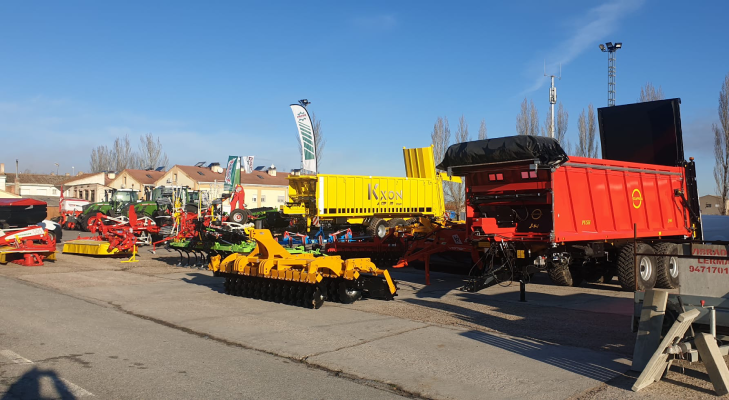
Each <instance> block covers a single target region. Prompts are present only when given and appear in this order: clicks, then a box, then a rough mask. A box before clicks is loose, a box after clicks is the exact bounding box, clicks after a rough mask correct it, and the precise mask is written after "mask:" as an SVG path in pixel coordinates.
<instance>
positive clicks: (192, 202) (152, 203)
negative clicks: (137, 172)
mask: <svg viewBox="0 0 729 400" xmlns="http://www.w3.org/2000/svg"><path fill="white" fill-rule="evenodd" d="M145 197H146V200H143V201H140V202H139V203H137V204H135V205H134V212H136V213H137V215H138V216H140V217H149V218H152V219H154V220H155V222H158V221H157V219H158V218H160V217H163V216H165V215H170V214H171V212H172V209H173V208H174V206H175V203H176V202H179V205H180V206H181V207H183V208H184V209H185V211H188V212H192V213H197V211H198V207H199V202H200V191H198V190H191V189H190V188H188V187H187V186H157V187H156V188H154V189H152V190H149V191H147V192H146V193H145Z"/></svg>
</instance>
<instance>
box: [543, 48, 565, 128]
mask: <svg viewBox="0 0 729 400" xmlns="http://www.w3.org/2000/svg"><path fill="white" fill-rule="evenodd" d="M544 76H548V75H547V62H546V61H545V62H544ZM549 77H550V78H551V80H552V86H550V87H549V112H550V113H551V114H552V123H551V124H550V125H551V126H550V127H549V137H551V138H552V139H554V105H555V104H557V88H556V87H554V78H555V76H554V75H549ZM558 79H559V80H562V64H559V77H558Z"/></svg>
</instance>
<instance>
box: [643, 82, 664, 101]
mask: <svg viewBox="0 0 729 400" xmlns="http://www.w3.org/2000/svg"><path fill="white" fill-rule="evenodd" d="M663 99H664V97H663V88H661V87H660V86H658V89H657V90H656V88H655V87H654V86H653V84H652V83H650V82H646V84H645V86H643V87H642V88H640V96H639V97H638V102H639V103H645V102H646V101H654V100H663Z"/></svg>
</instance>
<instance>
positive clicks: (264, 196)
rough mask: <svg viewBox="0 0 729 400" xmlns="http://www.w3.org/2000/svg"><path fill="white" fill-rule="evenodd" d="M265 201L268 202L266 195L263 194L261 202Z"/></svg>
mask: <svg viewBox="0 0 729 400" xmlns="http://www.w3.org/2000/svg"><path fill="white" fill-rule="evenodd" d="M265 202H266V195H263V196H261V203H265Z"/></svg>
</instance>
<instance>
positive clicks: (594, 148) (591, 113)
mask: <svg viewBox="0 0 729 400" xmlns="http://www.w3.org/2000/svg"><path fill="white" fill-rule="evenodd" d="M587 113H588V115H587V139H588V141H589V143H590V147H589V150H590V152H589V155H588V157H590V158H598V157H599V156H598V150H599V143H598V139H597V121H596V118H595V107H594V106H593V105H592V103H590V105H589V106H587Z"/></svg>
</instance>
